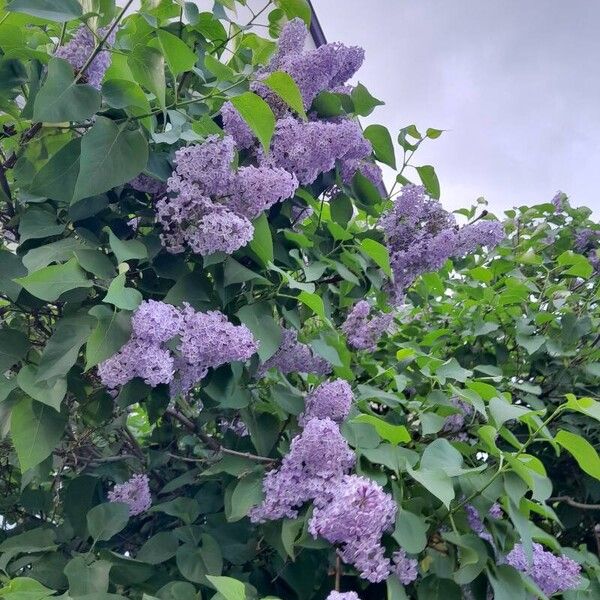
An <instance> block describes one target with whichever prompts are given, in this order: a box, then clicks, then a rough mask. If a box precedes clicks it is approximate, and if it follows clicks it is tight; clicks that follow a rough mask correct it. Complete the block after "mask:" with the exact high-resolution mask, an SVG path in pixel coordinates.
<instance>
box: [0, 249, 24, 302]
mask: <svg viewBox="0 0 600 600" xmlns="http://www.w3.org/2000/svg"><path fill="white" fill-rule="evenodd" d="M25 275H27V269H26V268H25V266H24V265H23V263H22V262H21V258H19V257H18V256H16V255H15V254H13V253H12V252H7V251H5V250H0V292H2V293H3V294H4V295H5V296H7V297H8V298H9V299H10V300H12V301H13V302H16V300H17V298H18V297H19V294H20V293H21V290H22V289H23V288H22V287H21V286H20V285H19V284H18V283H16V282H15V281H14V280H15V279H17V278H18V277H23V276H25Z"/></svg>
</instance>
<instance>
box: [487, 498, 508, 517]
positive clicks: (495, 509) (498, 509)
mask: <svg viewBox="0 0 600 600" xmlns="http://www.w3.org/2000/svg"><path fill="white" fill-rule="evenodd" d="M488 515H489V516H490V518H492V519H502V518H503V517H504V511H503V510H502V506H500V504H498V503H497V502H494V504H492V506H490V510H489V511H488Z"/></svg>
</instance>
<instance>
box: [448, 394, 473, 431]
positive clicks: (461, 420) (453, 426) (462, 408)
mask: <svg viewBox="0 0 600 600" xmlns="http://www.w3.org/2000/svg"><path fill="white" fill-rule="evenodd" d="M450 404H451V405H452V406H453V407H454V408H455V409H456V410H457V412H455V413H453V414H451V415H448V416H447V417H446V418H445V419H444V425H443V426H442V431H444V432H447V433H459V432H460V431H461V430H463V429H464V428H465V419H468V418H469V417H470V416H471V415H472V414H473V412H474V409H473V406H471V405H470V404H469V403H468V402H463V401H462V400H459V399H458V398H451V399H450Z"/></svg>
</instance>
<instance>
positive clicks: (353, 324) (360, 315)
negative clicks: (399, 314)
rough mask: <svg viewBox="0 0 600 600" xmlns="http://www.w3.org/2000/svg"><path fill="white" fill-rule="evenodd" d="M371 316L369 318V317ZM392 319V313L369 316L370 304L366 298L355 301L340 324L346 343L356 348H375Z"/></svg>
mask: <svg viewBox="0 0 600 600" xmlns="http://www.w3.org/2000/svg"><path fill="white" fill-rule="evenodd" d="M369 317H371V318H369ZM393 320H394V315H393V314H392V313H380V314H378V315H376V316H371V305H370V304H369V303H368V302H367V301H366V300H360V301H359V302H357V303H356V304H355V305H354V307H353V308H352V310H351V311H350V312H349V313H348V316H347V317H346V320H345V321H344V323H343V324H342V327H341V329H342V331H343V332H344V333H345V334H346V338H347V340H348V344H350V346H352V347H353V348H355V349H356V350H375V348H376V347H377V342H378V341H379V338H380V337H381V336H382V334H383V333H384V332H385V331H387V330H388V329H389V327H390V325H391V324H392V321H393Z"/></svg>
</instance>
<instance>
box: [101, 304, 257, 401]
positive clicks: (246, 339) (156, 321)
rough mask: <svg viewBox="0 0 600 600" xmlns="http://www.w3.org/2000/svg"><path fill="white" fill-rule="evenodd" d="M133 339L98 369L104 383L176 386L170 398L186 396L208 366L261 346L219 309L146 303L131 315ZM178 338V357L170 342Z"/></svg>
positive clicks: (243, 355)
mask: <svg viewBox="0 0 600 600" xmlns="http://www.w3.org/2000/svg"><path fill="white" fill-rule="evenodd" d="M132 330H133V331H132V336H131V338H130V340H129V341H128V342H127V343H126V344H125V346H123V347H122V348H121V350H119V352H117V353H116V354H115V355H114V356H111V357H110V358H108V359H107V360H105V361H104V362H102V363H100V365H98V374H99V376H100V379H101V381H102V383H103V384H104V385H105V386H106V387H108V388H111V389H115V388H118V387H119V386H121V385H124V384H125V383H127V382H128V381H130V380H131V379H133V378H135V377H141V378H142V379H143V380H144V381H145V382H146V383H147V384H148V385H151V386H153V387H155V386H157V385H159V384H161V383H170V384H171V394H172V395H173V396H176V395H179V394H187V393H188V392H189V391H190V390H191V389H192V388H193V387H194V385H195V384H196V383H197V382H198V381H200V380H201V379H202V378H203V377H205V376H206V373H207V372H208V369H209V368H211V367H212V368H216V367H218V366H220V365H222V364H225V363H228V362H234V361H244V360H247V359H248V358H250V356H252V354H254V353H255V352H256V350H257V349H258V342H256V340H255V339H254V337H253V336H252V333H251V332H250V330H249V329H248V328H247V327H246V326H245V325H233V324H232V323H230V322H229V321H228V320H227V317H226V316H225V315H224V314H223V313H221V312H219V311H208V312H197V311H195V310H194V309H193V308H192V307H191V306H189V305H188V304H185V305H184V306H183V308H181V309H178V308H175V307H174V306H171V305H170V304H166V303H165V302H158V301H155V300H147V301H145V302H142V304H141V305H140V306H139V307H138V309H137V310H136V311H135V313H134V314H133V317H132ZM176 337H178V338H179V343H178V344H177V347H176V352H177V353H176V354H174V353H173V352H172V351H171V350H170V349H169V348H168V347H167V342H169V341H170V340H172V339H173V338H176Z"/></svg>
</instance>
